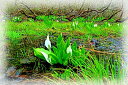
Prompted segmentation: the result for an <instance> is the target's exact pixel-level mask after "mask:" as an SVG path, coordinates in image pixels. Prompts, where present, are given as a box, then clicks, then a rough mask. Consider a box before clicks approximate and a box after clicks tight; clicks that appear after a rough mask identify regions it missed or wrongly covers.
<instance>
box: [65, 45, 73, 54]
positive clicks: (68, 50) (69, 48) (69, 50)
mask: <svg viewBox="0 0 128 85" xmlns="http://www.w3.org/2000/svg"><path fill="white" fill-rule="evenodd" d="M66 51H67V53H71V56H72V48H71V45H69V46H68V47H67V50H66Z"/></svg>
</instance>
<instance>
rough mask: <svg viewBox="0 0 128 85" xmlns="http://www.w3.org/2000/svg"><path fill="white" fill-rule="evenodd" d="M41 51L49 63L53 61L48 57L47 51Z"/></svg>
mask: <svg viewBox="0 0 128 85" xmlns="http://www.w3.org/2000/svg"><path fill="white" fill-rule="evenodd" d="M41 53H42V54H43V56H44V57H45V59H46V61H47V62H48V63H51V58H49V57H48V54H47V53H45V52H41Z"/></svg>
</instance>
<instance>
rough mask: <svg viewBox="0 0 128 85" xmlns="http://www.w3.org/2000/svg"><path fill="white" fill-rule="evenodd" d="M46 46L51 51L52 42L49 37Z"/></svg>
mask: <svg viewBox="0 0 128 85" xmlns="http://www.w3.org/2000/svg"><path fill="white" fill-rule="evenodd" d="M45 46H46V47H47V48H48V49H51V42H50V40H49V35H48V36H47V39H46V40H45Z"/></svg>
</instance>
